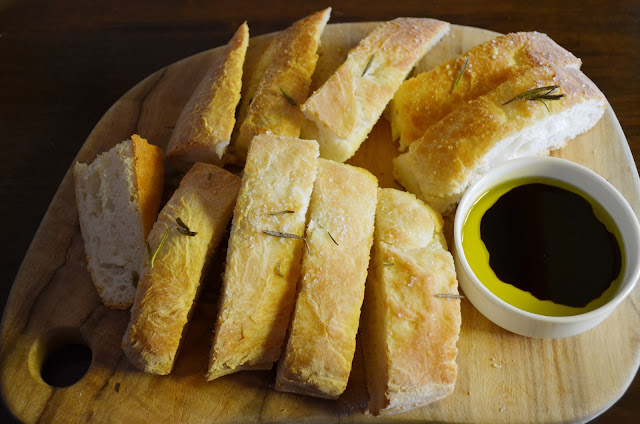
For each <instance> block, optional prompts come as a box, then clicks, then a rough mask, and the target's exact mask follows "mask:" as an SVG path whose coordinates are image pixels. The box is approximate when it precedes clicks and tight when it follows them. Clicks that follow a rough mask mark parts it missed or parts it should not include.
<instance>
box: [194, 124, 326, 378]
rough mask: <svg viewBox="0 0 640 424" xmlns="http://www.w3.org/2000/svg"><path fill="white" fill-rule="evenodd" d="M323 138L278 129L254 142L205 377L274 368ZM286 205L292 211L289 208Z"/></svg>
mask: <svg viewBox="0 0 640 424" xmlns="http://www.w3.org/2000/svg"><path fill="white" fill-rule="evenodd" d="M318 155H319V152H318V144H317V143H316V142H315V141H312V140H300V139H295V138H288V137H279V136H273V135H259V136H257V137H256V138H255V139H254V140H253V142H252V143H251V146H250V148H249V153H248V155H247V161H246V166H245V168H244V176H243V178H242V186H241V189H240V193H239V195H238V201H237V204H236V207H235V211H234V215H233V222H232V227H231V237H230V239H229V248H228V251H227V264H226V269H225V273H224V277H223V287H222V291H221V300H220V310H219V313H218V319H217V323H216V330H215V335H214V339H213V346H212V348H211V358H210V362H209V371H208V373H207V378H208V379H209V380H212V379H214V378H217V377H220V376H222V375H225V374H229V373H232V372H236V371H240V370H242V369H269V368H271V367H272V365H273V362H275V361H277V360H278V358H279V357H280V351H281V347H282V343H283V341H284V337H285V333H286V330H287V327H288V325H289V319H290V315H291V310H292V308H293V304H294V297H295V291H296V284H297V281H298V277H299V274H300V262H301V259H302V253H303V249H304V244H303V241H302V240H300V239H295V238H285V237H278V236H274V235H269V234H265V233H264V231H275V232H280V233H287V234H294V235H296V236H302V235H303V234H304V228H305V222H306V214H307V209H308V206H309V199H310V197H311V191H312V189H313V182H314V180H315V179H316V173H317V157H318ZM288 211H293V212H292V213H289V212H288Z"/></svg>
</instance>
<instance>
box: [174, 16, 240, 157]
mask: <svg viewBox="0 0 640 424" xmlns="http://www.w3.org/2000/svg"><path fill="white" fill-rule="evenodd" d="M248 45H249V27H248V26H247V24H246V22H245V23H243V24H242V25H240V28H238V30H237V31H236V33H235V34H234V36H233V38H231V41H229V43H228V44H227V46H226V47H225V49H224V52H223V53H222V55H221V56H220V57H219V58H218V60H216V61H215V63H214V64H213V65H212V66H211V68H209V70H208V71H207V73H206V74H205V76H204V78H203V79H202V81H201V82H200V84H199V85H198V87H196V89H195V91H194V92H193V94H192V95H191V98H190V99H189V101H187V104H186V105H185V107H184V109H183V110H182V113H181V114H180V117H179V118H178V122H176V126H175V129H174V130H173V133H172V134H171V139H170V140H169V145H168V146H167V152H166V155H167V158H168V159H169V160H170V161H171V162H173V163H174V164H175V165H177V166H178V167H179V168H182V169H189V168H190V167H191V166H192V165H193V164H194V163H196V162H205V163H211V164H214V165H222V164H223V163H224V154H225V152H226V150H227V146H228V145H229V143H230V141H231V133H232V131H233V127H234V125H235V122H236V118H235V113H236V106H237V105H238V102H239V101H240V88H241V86H242V65H243V64H244V58H245V54H246V52H247V46H248Z"/></svg>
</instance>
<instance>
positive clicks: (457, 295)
mask: <svg viewBox="0 0 640 424" xmlns="http://www.w3.org/2000/svg"><path fill="white" fill-rule="evenodd" d="M434 296H435V297H444V298H447V299H464V296H462V295H460V294H451V293H441V294H436V295H434Z"/></svg>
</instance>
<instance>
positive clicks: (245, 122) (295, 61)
mask: <svg viewBox="0 0 640 424" xmlns="http://www.w3.org/2000/svg"><path fill="white" fill-rule="evenodd" d="M330 13H331V8H327V9H324V10H321V11H319V12H316V13H314V14H312V15H310V16H308V17H306V18H304V19H301V20H299V21H297V22H295V23H294V24H293V25H291V26H290V27H289V28H287V29H285V30H284V31H282V32H281V33H280V34H278V35H277V36H276V37H275V38H274V39H273V41H272V42H271V44H270V46H269V47H267V50H266V51H265V54H264V55H263V56H262V57H261V59H260V60H259V61H258V67H257V72H256V77H258V76H262V78H261V79H260V83H259V85H258V87H257V88H256V89H255V93H253V94H251V93H250V92H249V96H245V97H244V99H243V100H242V102H241V106H240V118H241V119H240V120H239V122H240V127H239V129H238V133H237V137H236V138H235V140H234V144H233V149H234V161H235V162H236V163H244V160H245V158H246V155H247V151H248V149H249V144H250V143H251V140H252V139H253V137H255V136H256V135H258V134H267V133H268V134H274V135H280V136H285V137H298V136H299V135H300V125H301V123H302V119H303V116H302V113H301V112H300V109H299V107H298V105H300V104H302V103H303V102H304V101H305V100H306V99H307V95H308V94H309V86H310V85H311V76H312V75H313V71H314V69H315V67H316V63H317V61H318V54H317V50H318V45H319V43H320V36H321V35H322V31H323V30H324V28H325V26H326V24H327V21H328V20H329V15H330ZM267 61H269V64H268V66H266V62H267ZM265 66H266V69H264V67H265ZM262 69H264V71H262ZM250 84H252V83H251V82H250ZM253 84H255V82H254V83H253ZM251 90H252V88H251V87H250V90H249V91H251ZM245 110H246V116H244V115H245V112H244V111H245Z"/></svg>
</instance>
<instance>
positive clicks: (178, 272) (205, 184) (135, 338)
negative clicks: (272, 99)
mask: <svg viewBox="0 0 640 424" xmlns="http://www.w3.org/2000/svg"><path fill="white" fill-rule="evenodd" d="M239 188H240V178H239V177H238V176H236V175H234V174H232V173H230V172H227V171H225V170H223V169H221V168H218V167H217V166H214V165H209V164H204V163H196V164H195V165H194V166H193V167H192V168H191V170H190V171H189V172H188V173H187V174H186V175H185V177H184V178H183V179H182V181H181V183H180V187H179V188H178V189H177V190H176V192H175V193H174V194H173V196H172V197H171V199H170V200H169V202H168V203H167V204H166V205H165V206H164V207H163V208H162V211H161V212H160V215H159V217H158V221H157V222H156V223H155V225H154V226H153V229H152V231H151V233H150V235H149V246H150V251H151V252H156V250H157V252H158V253H157V256H156V257H155V259H154V263H153V267H152V266H151V264H150V261H149V258H147V260H146V261H145V265H144V269H143V274H142V277H141V278H140V281H139V283H138V289H137V292H136V298H135V301H134V304H133V307H132V309H131V320H130V322H129V326H128V328H127V330H126V332H125V335H124V337H123V341H122V348H123V350H124V352H125V354H126V355H127V357H128V358H129V360H130V361H131V363H132V364H134V365H135V366H136V367H138V368H140V369H141V370H143V371H145V372H149V373H153V374H168V373H169V372H171V369H172V368H173V364H174V362H175V358H176V354H177V352H178V348H179V346H180V339H181V338H182V334H183V331H184V328H185V326H186V324H187V321H188V320H189V317H190V315H191V311H192V308H193V305H194V302H195V299H196V297H197V293H198V291H199V287H200V281H201V278H202V275H203V270H204V268H205V266H206V263H207V261H208V260H209V258H211V256H212V255H213V253H214V251H215V249H216V248H217V246H218V244H219V243H220V241H221V240H222V237H223V235H224V233H225V231H226V228H227V224H228V223H229V221H230V220H231V214H232V212H233V206H234V204H235V200H236V195H237V193H238V190H239ZM177 218H180V219H181V220H182V221H183V222H184V224H186V225H187V227H188V228H189V229H190V230H191V231H193V232H196V233H197V234H195V235H193V236H189V235H185V234H183V233H181V232H180V231H178V229H179V228H180V225H179V224H178V223H177V221H176V220H177ZM165 234H167V238H166V241H165V243H164V245H163V246H162V247H161V248H160V247H159V246H160V243H161V240H162V239H163V237H164V235H165Z"/></svg>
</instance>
